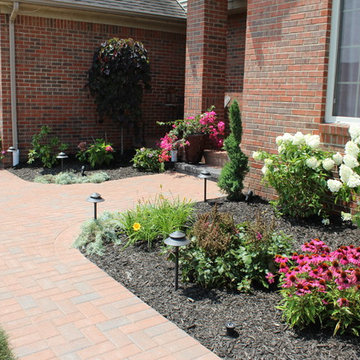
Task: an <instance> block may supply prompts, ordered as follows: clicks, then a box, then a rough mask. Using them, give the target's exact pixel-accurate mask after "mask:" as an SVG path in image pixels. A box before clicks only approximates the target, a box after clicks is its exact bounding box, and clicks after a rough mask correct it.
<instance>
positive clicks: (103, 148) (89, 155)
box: [76, 139, 114, 168]
mask: <svg viewBox="0 0 360 360" xmlns="http://www.w3.org/2000/svg"><path fill="white" fill-rule="evenodd" d="M78 148H79V151H78V152H77V154H76V157H77V158H78V159H79V160H80V161H82V162H84V161H87V162H88V163H89V164H90V166H91V167H92V168H94V167H95V166H101V165H103V164H104V163H105V164H106V165H109V164H110V163H111V162H112V161H113V160H114V148H113V147H112V145H111V144H110V143H108V142H107V141H105V140H104V139H96V140H95V141H94V143H93V144H91V145H89V146H88V145H87V143H86V142H81V143H80V144H79V145H78Z"/></svg>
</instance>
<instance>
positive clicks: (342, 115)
mask: <svg viewBox="0 0 360 360" xmlns="http://www.w3.org/2000/svg"><path fill="white" fill-rule="evenodd" d="M359 19H360V1H359V0H335V1H334V2H333V13H332V24H331V41H330V62H329V79H328V93H327V102H326V105H327V106H326V121H327V122H347V123H349V122H355V121H356V122H360V35H359V34H360V21H359Z"/></svg>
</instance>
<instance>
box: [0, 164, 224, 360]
mask: <svg viewBox="0 0 360 360" xmlns="http://www.w3.org/2000/svg"><path fill="white" fill-rule="evenodd" d="M160 187H162V193H163V194H164V195H170V194H173V195H174V196H177V195H180V196H186V198H191V199H193V200H201V199H202V195H203V192H202V182H201V180H199V179H196V178H193V177H189V176H185V175H181V174H160V175H153V176H143V177H136V178H131V179H124V180H118V181H111V182H107V183H103V184H96V185H95V184H82V185H66V186H60V185H43V184H35V183H30V182H25V181H23V180H20V179H19V178H17V177H15V176H14V175H12V174H11V173H9V172H7V171H5V170H1V171H0V208H1V215H0V257H1V260H0V309H1V310H0V314H1V316H0V325H1V326H2V327H3V328H4V329H5V330H6V331H7V333H8V334H9V336H10V342H11V345H12V346H13V348H14V350H15V353H16V355H17V356H18V357H19V359H22V360H30V359H34V360H45V359H63V360H79V359H86V360H92V359H99V360H100V359H104V360H105V359H106V360H123V359H128V360H136V359H141V360H152V359H156V360H158V359H159V360H160V359H161V360H167V359H169V360H170V359H184V360H193V359H197V360H211V359H218V357H216V356H215V355H214V354H212V353H211V352H209V351H208V350H207V349H206V348H204V347H203V346H202V345H200V344H199V343H198V342H197V341H196V340H194V339H193V338H191V337H190V336H188V335H187V334H186V333H184V332H183V331H182V330H180V329H179V328H177V327H176V326H175V325H174V324H172V323H171V322H169V321H168V320H166V319H165V318H164V317H162V316H161V315H160V314H158V313H157V312H156V311H155V310H153V309H151V308H150V307H149V306H147V305H146V304H145V303H143V302H142V301H141V300H140V299H139V298H137V297H136V296H134V295H133V294H132V293H130V292H129V291H128V290H127V289H125V288H124V287H123V286H122V285H120V284H118V283H117V282H116V281H114V280H113V279H111V278H110V277H109V276H107V275H106V274H105V273H104V272H103V271H102V270H100V269H99V268H97V267H96V266H95V265H94V264H92V263H91V262H89V261H88V260H87V259H86V258H84V257H83V256H82V255H81V254H80V253H79V252H78V251H77V250H75V249H72V248H71V244H72V242H73V240H74V237H75V236H76V234H78V232H79V226H80V224H81V223H82V222H83V221H84V220H85V219H87V218H90V217H91V216H92V211H93V207H92V204H90V203H87V202H86V201H85V199H86V198H87V196H88V195H89V194H91V193H92V192H99V193H100V194H101V195H102V196H103V197H104V198H105V199H106V201H105V202H104V203H101V204H99V213H101V212H102V211H103V210H105V209H107V210H124V209H127V208H132V207H133V206H134V204H136V202H137V201H138V200H139V199H141V198H143V197H145V198H146V197H149V196H154V195H155V194H156V193H159V192H160ZM208 194H209V195H208V196H209V197H211V196H213V197H215V196H218V195H219V192H218V190H217V187H216V184H214V183H209V186H208Z"/></svg>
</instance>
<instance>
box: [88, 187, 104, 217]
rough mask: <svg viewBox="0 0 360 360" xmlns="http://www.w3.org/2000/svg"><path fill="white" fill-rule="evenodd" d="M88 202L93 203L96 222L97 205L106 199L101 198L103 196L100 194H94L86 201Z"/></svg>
mask: <svg viewBox="0 0 360 360" xmlns="http://www.w3.org/2000/svg"><path fill="white" fill-rule="evenodd" d="M86 201H88V202H91V203H93V204H94V220H96V219H97V208H96V207H97V203H100V202H103V201H105V199H103V198H102V197H101V195H100V194H98V193H92V194H91V195H90V196H89V197H88V198H87V199H86Z"/></svg>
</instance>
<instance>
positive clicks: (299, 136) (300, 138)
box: [292, 131, 305, 145]
mask: <svg viewBox="0 0 360 360" xmlns="http://www.w3.org/2000/svg"><path fill="white" fill-rule="evenodd" d="M292 143H293V144H294V145H302V144H305V137H304V134H303V133H302V132H299V131H298V132H297V133H296V134H295V135H294V137H293V140H292Z"/></svg>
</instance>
